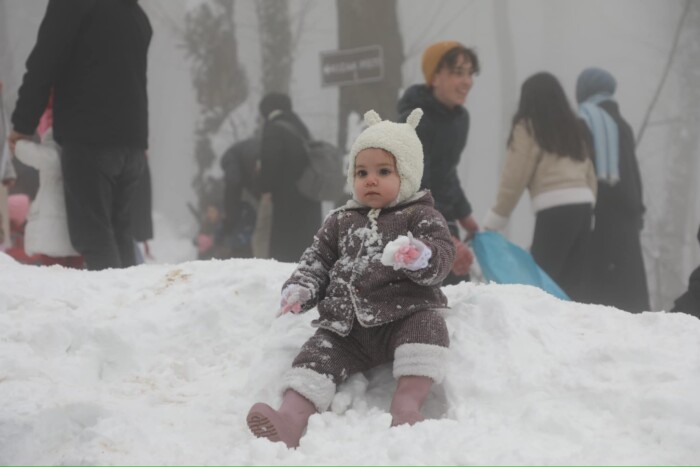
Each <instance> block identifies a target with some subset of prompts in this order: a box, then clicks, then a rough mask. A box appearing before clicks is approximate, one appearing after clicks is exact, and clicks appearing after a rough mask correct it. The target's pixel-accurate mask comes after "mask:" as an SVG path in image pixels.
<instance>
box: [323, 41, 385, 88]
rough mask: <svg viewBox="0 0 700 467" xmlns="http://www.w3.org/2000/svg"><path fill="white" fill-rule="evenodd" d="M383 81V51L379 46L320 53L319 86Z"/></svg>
mask: <svg viewBox="0 0 700 467" xmlns="http://www.w3.org/2000/svg"><path fill="white" fill-rule="evenodd" d="M383 79H384V51H383V49H382V47H381V46H379V45H370V46H368V47H360V48H357V49H345V50H334V51H332V52H321V85H322V86H324V87H325V86H345V85H350V84H361V83H371V82H373V81H381V80H383Z"/></svg>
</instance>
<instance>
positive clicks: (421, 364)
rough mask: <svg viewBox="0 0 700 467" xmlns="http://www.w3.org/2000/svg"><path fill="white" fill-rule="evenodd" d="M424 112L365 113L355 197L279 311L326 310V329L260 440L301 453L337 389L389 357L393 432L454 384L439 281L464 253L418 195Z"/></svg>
mask: <svg viewBox="0 0 700 467" xmlns="http://www.w3.org/2000/svg"><path fill="white" fill-rule="evenodd" d="M422 115H423V112H422V110H421V109H414V110H413V112H412V113H411V115H410V116H409V118H408V119H407V123H394V122H390V121H382V120H381V119H380V117H379V115H377V113H376V112H374V111H373V110H370V111H369V112H367V113H366V114H365V123H367V124H368V125H369V126H368V128H366V129H365V130H364V131H363V132H362V133H361V134H360V135H359V136H358V138H357V140H356V141H355V142H354V144H353V146H352V149H351V151H350V160H349V167H348V175H347V178H348V182H349V184H350V186H351V187H352V192H353V199H352V200H350V201H349V202H348V203H347V204H346V205H345V206H343V207H341V208H339V209H336V210H335V211H333V212H331V213H330V214H329V216H328V217H327V218H326V220H325V222H324V224H323V226H322V227H321V229H320V230H319V231H318V233H317V234H316V236H315V237H314V241H313V244H312V245H311V246H310V247H309V248H307V249H306V251H305V252H304V254H303V255H302V257H301V260H300V261H299V265H298V267H297V268H296V270H295V271H294V272H293V273H292V275H291V277H290V278H289V279H288V280H287V281H286V282H285V284H284V285H283V287H282V299H281V307H280V311H279V313H280V314H285V313H289V312H292V313H300V312H304V311H307V310H309V309H311V308H313V307H318V312H319V318H318V319H317V320H315V321H314V322H313V325H314V326H316V327H317V328H318V330H317V331H316V333H315V334H314V335H313V336H312V337H311V338H310V339H309V340H308V341H307V342H306V343H305V344H304V345H303V347H302V348H301V351H300V352H299V354H298V355H297V357H296V358H295V360H294V362H293V363H292V368H291V370H289V372H288V373H287V374H286V375H285V377H284V384H283V386H284V389H285V392H284V395H283V398H282V405H281V407H280V408H279V409H278V410H274V409H273V408H272V407H270V406H269V405H267V404H263V403H257V404H255V405H253V407H252V408H251V409H250V411H249V413H248V417H247V422H248V427H249V428H250V430H251V431H252V432H253V434H255V436H258V437H265V438H268V439H270V440H271V441H282V442H284V443H285V444H286V445H287V446H288V447H297V446H298V445H299V440H300V438H301V436H302V434H303V432H304V429H305V428H306V425H307V422H308V419H309V417H310V416H311V415H312V414H314V413H316V412H322V411H325V410H327V409H328V407H329V406H330V404H331V402H332V400H333V396H334V394H335V391H336V387H337V385H338V384H340V383H342V382H343V381H345V380H346V379H347V378H348V377H349V376H350V375H352V374H354V373H356V372H360V371H365V370H368V369H370V368H373V367H375V366H378V365H381V364H384V363H387V362H393V373H394V377H395V378H397V379H398V382H397V387H396V391H395V393H394V396H393V399H392V402H391V408H390V411H391V414H392V417H393V418H392V426H396V425H401V424H405V423H408V424H411V425H412V424H414V423H416V422H419V421H421V420H423V416H422V415H421V407H422V405H423V402H424V401H425V399H426V398H427V396H428V394H429V392H430V388H431V386H432V385H433V383H434V382H440V381H441V380H442V379H443V377H444V371H445V358H446V354H447V351H448V346H449V337H448V332H447V326H446V324H445V320H444V318H443V317H442V315H441V314H440V310H441V309H444V308H445V307H446V306H447V299H446V297H445V295H444V294H443V293H442V291H441V290H440V285H441V283H442V280H443V279H444V278H445V277H446V276H447V274H448V273H449V272H450V269H451V267H452V263H453V260H454V256H455V249H454V245H453V243H452V239H451V236H450V232H449V230H448V227H447V223H446V221H445V219H444V218H443V216H442V215H441V214H440V213H439V212H438V211H437V210H436V209H435V208H434V202H433V198H432V196H431V194H430V193H429V192H427V191H419V188H420V183H421V178H422V176H423V147H422V145H421V142H420V140H419V139H418V136H417V135H416V131H415V128H416V126H417V125H418V123H419V122H420V118H421V116H422Z"/></svg>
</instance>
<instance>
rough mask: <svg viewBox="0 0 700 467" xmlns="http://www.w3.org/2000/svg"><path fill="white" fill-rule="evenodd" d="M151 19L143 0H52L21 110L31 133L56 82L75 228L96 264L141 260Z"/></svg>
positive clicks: (21, 125) (58, 128)
mask: <svg viewBox="0 0 700 467" xmlns="http://www.w3.org/2000/svg"><path fill="white" fill-rule="evenodd" d="M151 35H152V30H151V25H150V22H149V20H148V18H147V17H146V14H145V13H144V12H143V10H142V9H141V7H140V6H139V5H138V3H137V2H136V1H135V0H71V1H68V2H66V1H62V0H49V3H48V7H47V9H46V14H45V16H44V19H43V20H42V23H41V26H40V27H39V34H38V37H37V41H36V44H35V46H34V49H33V50H32V52H31V54H30V55H29V58H28V59H27V71H26V73H25V75H24V78H23V81H22V85H21V87H20V89H19V98H18V100H17V106H16V108H15V112H14V114H13V115H12V124H13V126H14V130H13V131H12V133H11V134H10V137H9V138H8V142H9V145H10V149H11V150H12V151H14V149H15V144H16V143H17V141H19V140H20V139H29V138H31V136H32V134H33V132H34V130H35V128H36V127H37V124H38V122H39V117H40V116H41V113H42V112H43V110H44V108H45V107H46V103H47V101H48V97H49V92H50V90H51V88H53V90H54V126H53V130H54V138H55V140H56V142H57V143H58V144H59V145H61V147H62V154H61V165H62V169H63V177H64V190H65V197H66V209H67V213H68V227H69V232H70V238H71V242H72V244H73V246H74V247H75V249H76V250H77V251H78V252H80V253H81V254H82V255H83V256H84V258H85V262H86V265H87V267H88V269H93V270H98V269H105V268H119V267H128V266H132V265H133V264H135V255H134V240H133V237H132V234H131V227H130V224H131V215H132V214H131V211H132V206H133V202H134V197H135V190H136V185H137V184H138V181H139V177H140V175H141V172H142V171H143V167H144V164H145V150H146V148H147V145H148V109H147V106H148V103H147V95H146V91H147V90H146V62H147V53H148V47H149V44H150V41H151Z"/></svg>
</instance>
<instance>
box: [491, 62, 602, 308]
mask: <svg viewBox="0 0 700 467" xmlns="http://www.w3.org/2000/svg"><path fill="white" fill-rule="evenodd" d="M587 136H588V135H587V133H586V128H585V124H584V123H583V122H582V121H580V120H579V119H578V118H577V116H576V114H575V113H574V111H573V110H572V109H571V106H570V105H569V102H568V100H567V98H566V94H565V93H564V89H563V88H562V86H561V84H560V83H559V80H557V78H556V77H555V76H554V75H552V74H550V73H546V72H541V73H536V74H534V75H532V76H530V77H529V78H528V79H526V80H525V82H524V83H523V85H522V89H521V93H520V103H519V105H518V110H517V111H516V112H515V115H514V116H513V126H512V128H511V132H510V137H509V138H508V156H507V158H506V162H505V165H504V167H503V172H502V174H501V182H500V186H499V188H498V195H497V197H496V202H495V204H494V205H493V207H492V208H491V210H490V211H489V212H488V214H487V216H486V218H485V219H484V221H483V222H482V226H483V228H484V229H486V230H501V229H503V228H504V227H505V226H506V225H507V224H508V220H509V217H510V215H511V213H512V212H513V210H514V209H515V206H516V205H517V204H518V200H519V199H520V197H521V196H522V194H523V192H524V191H525V188H527V189H528V190H529V192H530V196H531V198H532V206H533V208H534V210H535V212H536V220H535V233H534V236H533V240H532V247H531V248H530V252H531V253H532V256H533V258H534V259H535V261H536V262H537V264H538V265H539V266H540V267H541V268H542V269H544V271H545V272H546V273H547V274H549V276H550V277H551V278H552V279H554V281H555V282H556V283H557V284H558V285H559V286H560V287H561V288H562V289H564V291H565V292H566V293H567V294H568V295H569V297H571V298H572V299H574V300H577V301H581V300H582V296H584V294H583V290H584V289H583V288H584V286H585V279H586V270H587V257H588V254H589V248H590V238H591V221H592V217H593V205H594V204H595V197H596V189H597V182H596V176H595V169H594V167H593V161H591V157H590V148H589V144H588V138H587Z"/></svg>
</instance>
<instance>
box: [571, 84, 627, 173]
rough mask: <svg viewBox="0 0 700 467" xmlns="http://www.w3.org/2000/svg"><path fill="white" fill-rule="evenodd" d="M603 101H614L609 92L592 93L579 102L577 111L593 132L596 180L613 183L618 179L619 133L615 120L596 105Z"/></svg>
mask: <svg viewBox="0 0 700 467" xmlns="http://www.w3.org/2000/svg"><path fill="white" fill-rule="evenodd" d="M603 101H613V102H614V100H613V98H612V95H611V94H608V93H600V94H594V95H593V96H591V97H589V98H588V99H586V100H585V101H583V102H581V103H580V104H579V110H578V113H579V115H580V116H581V118H583V120H584V121H585V122H586V125H588V128H590V130H591V133H592V134H593V148H594V149H595V167H596V173H597V175H598V181H600V182H603V183H607V184H609V185H615V184H616V183H617V182H619V181H620V153H619V150H620V146H619V134H618V129H617V124H616V123H615V120H613V118H612V117H611V116H610V115H608V113H607V112H606V111H605V110H603V109H602V108H600V107H599V106H598V104H599V103H601V102H603Z"/></svg>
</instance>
